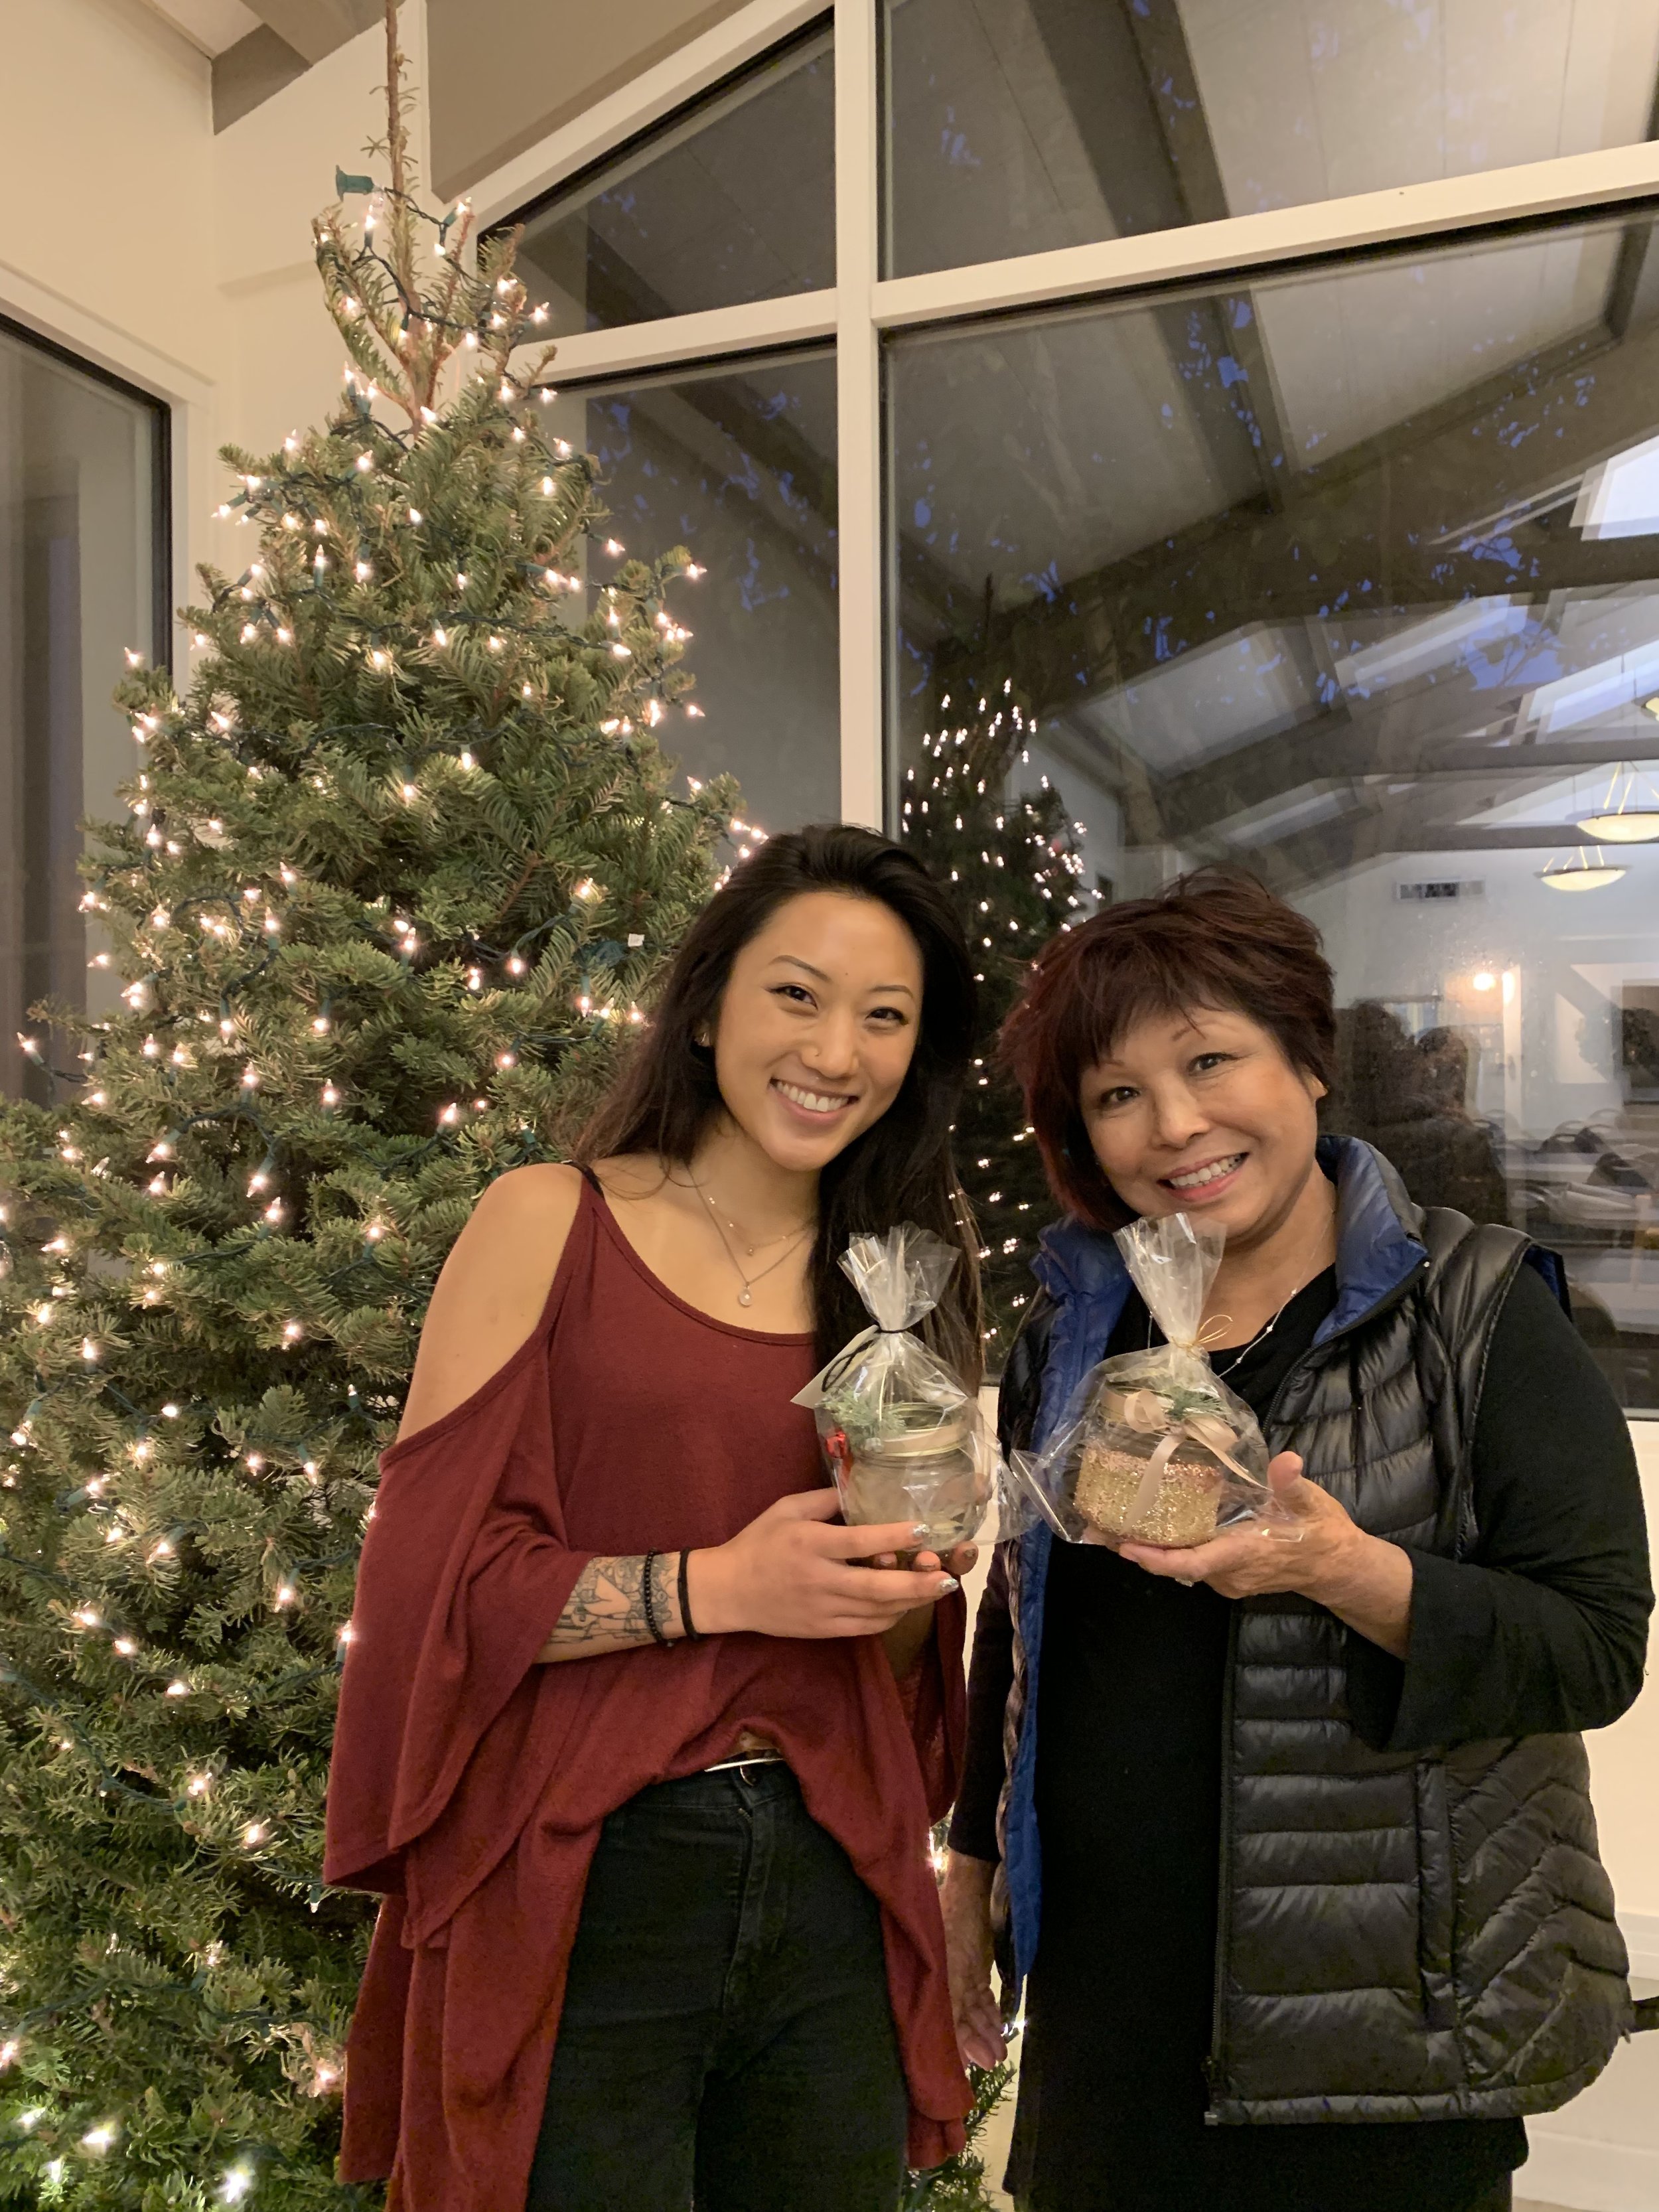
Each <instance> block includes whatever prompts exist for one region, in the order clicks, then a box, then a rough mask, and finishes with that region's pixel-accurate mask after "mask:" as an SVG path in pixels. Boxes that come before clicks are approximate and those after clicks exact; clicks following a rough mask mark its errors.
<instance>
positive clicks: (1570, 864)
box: [1538, 845, 1630, 891]
mask: <svg viewBox="0 0 1659 2212" xmlns="http://www.w3.org/2000/svg"><path fill="white" fill-rule="evenodd" d="M1629 873H1630V870H1629V869H1628V868H1620V867H1609V866H1607V862H1606V861H1605V860H1603V859H1602V858H1601V854H1600V853H1599V852H1598V853H1597V854H1595V857H1594V859H1592V858H1591V856H1590V854H1589V852H1588V851H1587V850H1586V849H1585V848H1584V847H1583V845H1581V846H1580V847H1579V848H1578V850H1577V853H1576V854H1574V856H1573V858H1572V859H1571V860H1552V861H1551V862H1550V864H1549V866H1548V867H1547V868H1545V869H1543V870H1542V871H1541V873H1540V875H1539V878H1538V880H1539V882H1540V883H1542V884H1548V885H1549V887H1550V889H1551V890H1553V891H1599V890H1603V889H1604V888H1605V887H1606V885H1607V884H1616V883H1617V882H1618V880H1619V878H1620V876H1627V875H1628V874H1629Z"/></svg>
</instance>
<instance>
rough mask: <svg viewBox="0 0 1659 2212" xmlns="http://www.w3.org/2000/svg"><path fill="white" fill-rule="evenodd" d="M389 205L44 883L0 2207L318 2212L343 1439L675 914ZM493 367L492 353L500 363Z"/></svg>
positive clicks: (394, 165) (490, 429)
mask: <svg viewBox="0 0 1659 2212" xmlns="http://www.w3.org/2000/svg"><path fill="white" fill-rule="evenodd" d="M388 48H389V80H390V82H389V102H390V128H389V132H388V139H387V143H386V144H385V146H383V147H382V148H380V149H377V150H378V152H379V153H380V154H381V155H384V160H385V180H384V182H382V183H380V184H379V185H377V184H376V183H375V182H374V180H373V179H370V178H368V177H345V178H342V179H340V189H341V191H342V193H343V197H344V198H345V199H346V200H348V201H349V203H350V204H351V206H352V208H353V209H354V210H355V219H348V216H347V214H346V212H345V210H344V209H343V208H342V207H337V208H336V209H334V210H332V211H331V212H330V213H329V214H328V215H326V216H325V217H323V218H322V220H321V221H320V222H319V226H318V230H317V259H318V264H319V270H320V271H321V274H322V277H323V283H324V287H325V295H326V298H327V301H328V305H329V307H330V309H331V313H332V314H333V317H334V319H335V321H336V323H337V325H338V327H339V330H340V332H341V335H342V337H343V341H344V343H345V346H346V349H347V351H348V353H349V356H350V363H351V366H350V368H349V371H348V378H347V386H346V391H345V395H344V398H343V404H342V405H341V407H340V408H339V410H338V411H337V413H336V415H335V416H334V417H333V419H332V420H331V422H329V423H328V425H327V426H326V428H324V429H322V430H320V431H318V432H314V433H312V434H310V435H307V436H305V437H302V438H301V437H296V438H291V439H289V441H287V442H286V444H285V446H284V447H283V450H282V451H281V452H280V453H273V454H271V455H270V456H268V457H256V456H253V455H250V454H246V453H236V452H232V453H228V455H227V459H228V460H229V462H230V465H231V466H232V467H233V468H234V471H235V475H236V485H235V489H234V496H233V497H232V498H231V500H230V501H229V502H228V507H226V509H224V510H223V512H224V513H226V515H227V516H228V517H230V516H234V518H235V520H237V521H239V522H240V523H241V524H242V525H243V526H245V530H246V538H247V541H248V547H247V554H248V557H247V559H246V565H245V566H244V567H243V568H241V569H240V573H239V574H234V575H228V574H218V573H216V572H204V575H203V579H202V582H203V593H202V603H201V605H199V606H198V607H197V608H195V609H193V610H191V611H190V613H189V615H188V617H187V619H188V620H189V621H190V623H191V625H192V627H193V629H194V631H195V644H196V648H197V655H196V659H195V661H194V664H193V669H192V673H191V679H190V681H189V683H188V684H187V685H186V686H185V688H184V690H183V691H182V693H178V692H175V690H174V689H173V684H172V683H171V681H170V680H169V678H168V677H167V675H166V674H165V673H163V672H162V671H159V670H152V669H146V668H142V667H139V668H136V669H135V671H134V672H133V673H132V675H131V678H130V679H129V680H128V681H127V682H126V683H125V685H124V686H123V689H122V691H121V694H120V696H121V698H122V701H123V702H124V704H125V707H126V708H127V709H128V711H129V713H130V714H131V724H132V734H133V738H134V739H135V740H136V752H135V768H134V773H133V775H132V777H131V781H129V783H128V784H127V785H126V787H125V792H124V796H125V800H126V804H127V805H128V808H129V816H128V819H127V820H126V821H125V823H119V824H118V825H109V826H106V827H105V828H103V829H101V830H100V831H98V832H97V833H96V835H95V836H94V843H93V848H92V850H91V853H90V856H89V858H88V860H87V862H86V863H85V866H84V870H83V872H84V875H85V878H86V882H87V885H88V890H87V893H86V897H85V900H84V902H83V903H84V906H85V908H86V909H87V910H88V913H89V914H90V915H94V916H95V917H96V918H97V922H98V925H99V926H100V929H101V931H102V933H103V934H104V936H105V938H106V942H107V945H108V950H107V951H106V952H101V953H100V954H99V955H98V956H97V957H98V961H99V963H100V964H107V965H109V966H111V967H112V969H113V970H114V972H115V974H116V975H117V976H118V978H119V979H120V981H121V984H122V990H121V994H120V1006H119V1010H118V1012H117V1013H116V1015H115V1016H114V1017H113V1018H108V1019H88V1018H76V1016H75V1015H74V1014H73V1013H72V1012H70V1011H69V1010H66V1009H56V1010H51V1009H41V1010H39V1018H38V1020H37V1021H36V1022H35V1023H34V1024H33V1025H32V1027H31V1030H30V1031H29V1033H28V1035H27V1037H26V1039H25V1048H26V1049H27V1051H28V1052H29V1053H30V1054H31V1055H32V1056H33V1057H34V1058H35V1059H36V1060H37V1062H38V1063H39V1065H40V1066H41V1067H42V1068H43V1069H44V1070H47V1071H50V1073H51V1074H52V1087H53V1094H54V1103H53V1104H52V1106H51V1107H50V1108H49V1109H41V1108H40V1107H39V1106H37V1105H30V1104H12V1105H9V1106H4V1107H3V1108H0V1200H3V1216H0V1240H3V1243H0V1276H3V1279H0V1414H3V1420H0V1435H4V1434H6V1433H9V1438H10V1442H9V1446H8V1447H4V1448H0V1591H3V1598H0V1602H3V1606H4V1612H5V1631H6V1632H5V1637H4V1642H3V1657H0V1751H3V1781H0V2143H3V2146H4V2157H3V2160H0V2202H3V2203H17V2204H30V2205H33V2204H36V2203H50V2204H53V2205H58V2204H62V2205H64V2206H66V2207H70V2208H73V2209H74V2212H88V2209H89V2208H94V2207H95V2208H114V2207H122V2208H138V2207H143V2208H145V2209H146V2212H161V2208H163V2207H167V2208H177V2212H206V2208H207V2207H209V2206H210V2204H218V2203H236V2202H239V2201H240V2200H241V2199H242V2198H244V2197H251V2198H252V2201H254V2202H257V2203H260V2204H268V2205H273V2206H281V2207H304V2208H312V2207H315V2208H325V2207H326V2208H332V2207H337V2206H341V2205H343V2204H347V2203H357V2202H360V2201H361V2202H365V2203H366V2202H367V2201H368V2197H367V2195H366V2194H365V2193H363V2192H360V2191H348V2190H343V2189H341V2188H340V2186H339V2185H337V2183H336V2181H335V2179H334V2174H333V2160H334V2153H335V2148H336V2145H337V2136H338V2097H339V2090H340V2081H341V2069H342V2063H343V2060H342V2046H343V2038H344V2032H345V2027H346V2023H347V2021H348V2018H349V2014H350V2010H351V2007H352V2003H353V2002H354V1999H355V1996H356V1983H357V1977H358V1973H359V1971H360V1968H361V1965H362V1958H363V1955H364V1951H365V1948H366V1941H367V1935H368V1921H369V1918H370V1916H371V1913H372V1909H373V1908H372V1905H371V1903H370V1901H369V1900H368V1899H363V1898H360V1897H356V1896H347V1895H341V1894H337V1893H328V1892H325V1890H324V1888H323V1887H322V1884H321V1881H320V1879H319V1868H320V1862H321V1829H322V1810H323V1787H324V1781H325V1774H326V1767H327V1759H328V1750H329V1742H330V1737H331V1729H332V1724H333V1715H334V1704H335V1693H336V1685H337V1670H338V1662H339V1658H340V1656H341V1653H342V1650H343V1645H344V1644H345V1642H346V1640H347V1639H348V1638H349V1636H350V1633H351V1630H350V1624H349V1617H348V1616H349V1607H350V1599H351V1589H352V1580H353V1574H354V1570H355V1566H356V1557H357V1552H358V1547H359V1545H360V1543H361V1541H362V1529H363V1526H364V1523H365V1521H366V1519H367V1518H368V1515H369V1514H370V1512H371V1511H372V1510H373V1506H372V1499H373V1495H374V1474H375V1462H376V1456H377V1454H378V1452H379V1450H380V1447H381V1446H382V1445H383V1444H385V1443H386V1442H387V1441H389V1439H390V1437H391V1436H392V1431H393V1430H394V1428H395V1425H396V1423H397V1419H398V1410H399V1407H400V1405H401V1403H402V1399H403V1393H404V1386H405V1383H406V1381H407V1378H408V1375H409V1372H410V1366H411V1364H412V1360H413V1354H414V1348H415V1343H416V1336H417V1334H418V1331H419V1327H420V1322H421V1318H422V1313H423V1311H424V1309H425V1306H426V1302H427V1298H428V1293H429V1291H430V1290H431V1286H432V1284H433V1281H434V1279H435V1275H436V1273H437V1270H438V1267H439V1266H440V1264H441V1261H442V1260H443V1258H444V1256H445V1255H446V1254H447V1251H448V1249H449V1247H450V1245H451V1244H452V1243H453V1240H454V1237H455V1235H456V1233H457V1231H459V1228H460V1226H461V1225H462V1223H463V1222H464V1221H465V1218H466V1217H467V1215H468V1212H470V1210H471V1206H472V1204H473V1202H474V1200H476V1198H477V1195H478V1193H479V1191H480V1190H481V1189H482V1188H483V1185H484V1184H485V1183H486V1182H488V1181H489V1179H490V1178H491V1177H492V1176H495V1175H497V1174H499V1173H500V1172H501V1170H504V1169H507V1168H510V1167H513V1166H515V1165H517V1164H520V1163H521V1162H524V1161H527V1160H534V1159H538V1158H547V1157H550V1156H556V1155H557V1153H558V1151H559V1148H560V1146H561V1143H562V1140H563V1139H565V1138H566V1137H567V1136H568V1133H570V1132H571V1131H572V1129H573V1128H574V1125H575V1124H576V1123H577V1122H578V1121H580V1118H581V1117H582V1115H583V1114H584V1112H585V1110H586V1106H587V1104H588V1103H589V1102H590V1101H591V1100H592V1098H593V1097H595V1095H596V1094H597V1092H598V1091H599V1089H600V1087H601V1086H602V1085H604V1084H605V1081H606V1079H608V1077H609V1076H610V1074H611V1071H612V1069H613V1067H614V1066H615V1063H616V1055H617V1048H618V1047H619V1045H620V1044H621V1042H622V1041H623V1038H624V1037H625V1036H627V1035H628V1033H629V1030H630V1027H631V1025H632V1024H634V1023H635V1021H637V1020H638V1019H640V1018H641V1004H642V1002H643V1001H644V1000H646V999H647V996H648V994H649V993H650V991H651V989H652V987H653V984H654V982H655V980H656V979H657V977H658V976H659V974H660V972H661V967H662V963H663V961H664V958H665V955H666V953H667V952H668V951H670V950H671V947H672V945H673V944H674V942H675V940H676V939H677V938H678V935H679V934H680V933H681V932H682V930H683V929H684V926H685V924H686V922H687V921H688V920H689V919H690V916H691V915H693V914H695V913H696V911H697V909H698V908H700V907H701V906H702V903H703V902H705V901H706V899H707V897H708V894H709V891H710V890H711V888H712V885H713V883H714V875H715V866H716V863H715V860H714V852H715V848H716V846H717V844H718V842H719V841H720V838H721V837H722V836H724V835H725V834H726V832H727V830H728V829H729V828H730V827H731V810H732V803H733V798H734V794H733V793H732V790H731V788H730V787H724V788H722V787H711V788H709V789H707V790H703V791H701V792H698V791H696V790H695V789H694V792H693V794H692V796H691V798H690V799H689V800H686V799H682V798H680V797H678V796H677V795H676V794H675V793H674V791H673V790H672V789H671V782H670V773H671V763H669V762H668V761H667V760H666V759H665V757H664V756H663V755H662V754H661V753H660V752H659V749H658V745H657V742H656V738H655V737H654V735H653V731H654V729H655V728H656V727H657V726H659V725H660V724H662V723H664V722H665V720H666V719H667V718H668V717H669V716H670V715H671V714H672V713H673V712H674V711H675V709H676V707H677V705H678V704H683V703H684V702H683V698H682V695H683V694H684V690H685V689H686V684H687V678H685V676H684V672H683V671H681V670H680V669H679V668H678V666H677V665H676V664H677V662H678V659H679V657H680V654H681V651H682V647H683V644H684V639H685V637H686V635H688V633H687V632H686V631H685V629H684V627H683V624H682V622H681V617H680V608H679V600H680V598H681V597H682V596H683V595H684V592H685V591H686V588H687V587H686V586H684V585H681V584H680V583H679V582H678V578H679V577H680V576H682V575H695V573H696V572H695V570H693V569H691V568H690V565H689V563H688V562H687V561H686V559H685V557H684V556H683V555H680V554H675V553H671V554H669V555H667V556H665V558H664V559H663V560H662V561H660V562H656V563H647V562H641V561H638V560H631V559H629V557H628V556H627V555H626V553H625V552H624V550H623V547H622V546H621V545H619V544H617V543H616V541H615V540H614V539H612V538H608V536H607V530H606V524H605V511H604V509H603V507H601V505H600V503H599V498H598V496H597V494H596V490H595V484H594V471H593V467H592V464H591V462H590V461H589V459H587V458H586V456H585V455H583V454H581V453H576V452H573V451H572V450H571V449H570V448H569V447H568V446H566V445H564V444H562V443H561V442H560V441H557V440H556V439H553V438H552V437H550V435H548V433H547V432H546V430H545V429H544V427H543V422H544V417H543V415H542V404H541V403H542V401H543V399H544V398H545V397H546V396H547V386H546V368H547V356H546V353H545V350H544V349H536V348H535V343H534V342H535V341H536V340H537V338H538V325H539V324H540V322H541V319H542V317H541V311H540V310H538V308H536V307H533V306H532V304H531V302H530V301H528V299H527V298H526V291H525V288H524V285H523V284H522V283H521V282H520V278H519V276H517V274H516V273H515V270H514V268H513V242H512V241H511V240H494V241H490V242H489V243H487V244H486V245H485V246H484V248H483V251H482V252H481V253H480V254H479V255H478V256H477V258H476V260H475V259H474V258H473V256H472V254H471V251H470V249H469V243H468V236H467V233H468V225H469V217H468V216H467V213H466V211H465V209H464V208H454V209H450V210H447V211H445V212H442V213H441V214H432V215H428V213H427V212H426V211H425V210H423V209H422V205H421V204H420V203H419V202H418V200H417V199H416V197H415V191H414V181H413V179H412V177H411V176H410V170H409V164H408V157H407V153H406V149H405V144H404V127H403V118H402V112H401V107H400V103H399V94H398V87H399V61H398V56H397V53H396V50H395V12H393V11H391V10H389V11H388ZM527 347H529V348H531V350H529V351H526V348H527Z"/></svg>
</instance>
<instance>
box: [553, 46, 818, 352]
mask: <svg viewBox="0 0 1659 2212" xmlns="http://www.w3.org/2000/svg"><path fill="white" fill-rule="evenodd" d="M835 197H836V188H835V62H834V55H833V52H832V51H831V46H830V35H829V32H828V31H827V30H819V31H815V32H811V33H808V34H807V36H806V37H805V39H803V40H799V41H797V42H796V43H794V44H793V45H790V46H782V47H779V48H775V50H774V51H773V52H770V53H769V54H768V55H767V56H766V58H764V60H763V61H761V62H759V63H757V64H756V65H755V67H754V68H752V69H750V70H746V71H744V74H743V75H742V76H738V77H736V78H734V79H732V81H731V82H729V83H728V84H726V86H724V87H722V88H720V90H719V91H717V92H714V93H712V94H709V95H708V98H707V99H705V100H699V101H698V102H696V105H695V106H691V107H688V108H686V109H685V110H684V112H682V113H681V114H679V115H678V116H675V117H673V118H671V119H670V120H669V121H668V122H667V123H666V124H665V125H662V126H661V127H660V128H659V129H658V130H655V131H651V132H649V133H648V134H647V136H646V137H643V138H641V139H640V140H639V141H638V142H637V143H635V145H634V146H633V147H632V148H631V149H629V151H627V152H626V153H624V154H622V155H619V156H617V158H616V159H614V160H611V161H606V162H605V164H604V166H603V167H601V168H599V170H597V171H590V172H589V173H587V174H586V176H584V177H582V178H580V179H577V180H576V182H575V183H574V184H571V185H562V186H561V187H560V188H559V190H558V191H556V192H555V193H553V194H550V196H549V197H547V198H546V199H545V200H544V201H542V202H541V203H540V204H538V206H536V207H534V208H532V210H530V211H529V213H528V214H527V215H521V216H519V217H516V218H515V220H517V221H521V222H524V224H525V233H524V242H523V245H522V246H521V247H520V253H519V266H520V271H521V273H522V274H523V276H524V278H525V281H526V283H527V284H528V285H529V286H530V287H531V289H532V293H534V295H535V296H536V297H537V298H538V300H539V299H540V298H541V297H542V292H541V289H540V287H541V286H543V285H545V286H546V287H547V293H546V298H547V303H548V306H549V307H550V311H551V313H550V319H549V323H548V328H549V329H550V331H552V332H553V333H554V334H555V335H556V336H558V337H563V336H565V335H566V334H567V333H568V332H570V331H594V330H605V329H609V328H611V327H612V326H613V325H617V324H619V323H649V322H655V321H657V320H658V319H659V318H660V317H662V316H664V315H684V314H689V313H692V312H694V311H695V310H696V309H699V308H703V307H736V306H738V305H739V304H740V303H741V302H743V301H748V300H771V299H778V298H781V297H782V296H784V295H787V294H789V293H793V292H812V291H817V290H819V289H823V288H824V287H827V286H829V285H831V284H833V283H835V281H836V210H835Z"/></svg>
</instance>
